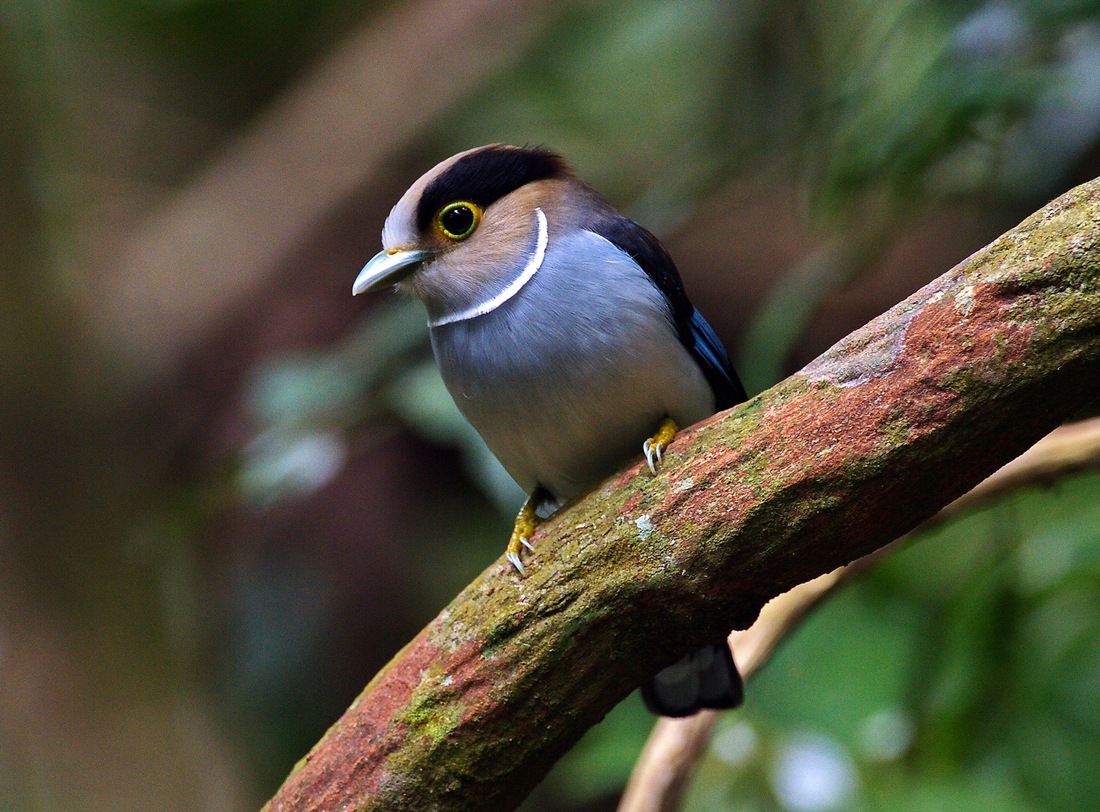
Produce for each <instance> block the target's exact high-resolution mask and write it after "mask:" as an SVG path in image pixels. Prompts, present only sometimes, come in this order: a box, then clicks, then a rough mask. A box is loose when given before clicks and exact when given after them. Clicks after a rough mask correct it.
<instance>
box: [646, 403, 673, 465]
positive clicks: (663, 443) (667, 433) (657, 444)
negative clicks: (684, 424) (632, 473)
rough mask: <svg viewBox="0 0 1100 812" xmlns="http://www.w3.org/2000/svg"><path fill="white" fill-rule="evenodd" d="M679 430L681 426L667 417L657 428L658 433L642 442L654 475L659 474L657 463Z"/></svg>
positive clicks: (647, 461)
mask: <svg viewBox="0 0 1100 812" xmlns="http://www.w3.org/2000/svg"><path fill="white" fill-rule="evenodd" d="M677 431H679V427H678V426H677V425H676V423H675V422H673V420H672V418H669V417H666V418H665V419H664V420H662V421H661V425H660V426H659V427H658V428H657V433H656V434H654V435H653V436H652V437H650V438H649V439H648V440H646V441H645V442H644V443H642V453H643V454H645V461H646V464H647V465H648V466H649V472H650V473H651V474H653V475H654V476H656V475H657V463H659V462H660V461H661V458H662V456H663V455H664V452H665V448H667V447H668V444H669V443H670V442H672V438H673V437H675V436H676V432H677Z"/></svg>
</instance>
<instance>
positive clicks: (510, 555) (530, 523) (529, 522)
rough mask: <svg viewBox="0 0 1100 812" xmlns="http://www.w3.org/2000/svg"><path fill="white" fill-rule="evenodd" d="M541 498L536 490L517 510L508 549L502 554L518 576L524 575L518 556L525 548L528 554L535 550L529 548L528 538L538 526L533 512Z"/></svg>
mask: <svg viewBox="0 0 1100 812" xmlns="http://www.w3.org/2000/svg"><path fill="white" fill-rule="evenodd" d="M543 497H544V493H543V492H542V490H541V489H538V488H536V489H535V492H534V493H532V494H531V496H530V497H528V499H527V501H526V502H524V503H523V507H521V508H520V509H519V515H518V516H516V523H515V526H514V527H513V528H512V537H511V538H510V539H508V549H507V550H505V552H504V557H505V558H506V559H508V563H509V564H511V565H512V566H513V567H515V568H516V572H518V573H519V574H520V575H525V574H526V570H525V569H524V568H523V560H522V559H521V557H520V554H521V553H522V552H523V550H524V548H527V550H529V551H530V552H534V551H535V548H534V547H532V546H531V542H530V538H531V534H532V533H534V532H535V528H536V527H538V525H539V515H538V513H536V512H535V511H536V508H537V507H538V504H539V502H540V501H541V500H542V499H543Z"/></svg>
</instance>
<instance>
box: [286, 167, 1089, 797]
mask: <svg viewBox="0 0 1100 812" xmlns="http://www.w3.org/2000/svg"><path fill="white" fill-rule="evenodd" d="M1098 396H1100V182H1097V181H1094V182H1092V183H1089V184H1085V185H1083V186H1081V187H1078V188H1077V189H1074V190H1073V191H1071V192H1069V193H1067V194H1066V195H1064V196H1063V197H1061V198H1059V199H1058V200H1056V201H1054V202H1053V203H1051V204H1050V205H1049V206H1047V207H1046V208H1044V209H1043V210H1042V211H1040V212H1038V213H1036V214H1034V215H1033V216H1031V217H1030V218H1028V219H1027V220H1026V221H1024V222H1023V223H1022V224H1021V225H1019V226H1018V227H1016V228H1015V229H1013V230H1012V231H1010V232H1008V233H1007V234H1005V235H1004V236H1002V237H1000V238H999V239H998V240H996V241H995V242H994V243H992V244H991V245H990V246H988V247H987V248H985V249H983V250H981V251H979V252H977V253H976V254H974V255H973V256H971V257H970V258H969V259H967V260H966V261H965V262H963V263H961V264H960V265H958V266H957V267H955V268H954V269H952V270H951V271H949V272H948V273H946V274H944V275H943V276H942V277H940V278H939V279H937V280H935V281H934V282H932V283H931V284H929V285H927V286H926V287H924V288H923V289H922V290H920V291H918V292H917V293H915V294H914V295H913V296H911V297H909V298H908V299H906V300H905V301H904V302H902V303H901V304H899V305H897V306H896V307H894V308H892V309H891V310H890V311H889V312H887V313H885V314H884V315H882V316H880V317H878V318H877V319H875V320H874V321H872V322H871V323H870V324H868V325H867V326H865V327H863V328H861V329H860V330H858V331H856V332H855V333H853V334H852V335H851V336H849V337H848V338H846V339H844V340H843V341H841V342H840V343H839V344H837V345H836V346H835V347H833V348H832V349H831V350H829V351H828V352H827V353H825V354H824V355H822V356H821V357H820V358H818V359H817V360H816V361H814V362H813V363H811V364H810V365H809V366H807V367H806V368H805V369H803V370H802V371H801V372H800V373H798V374H796V375H794V376H792V377H791V378H789V379H787V380H785V381H783V382H782V383H780V384H779V385H777V386H775V387H773V388H772V389H770V390H768V391H767V392H764V393H763V394H761V395H759V396H757V397H755V398H753V399H752V400H751V401H749V402H748V403H746V404H743V405H741V406H739V407H737V408H735V409H733V410H731V411H729V412H725V413H723V414H720V415H717V416H715V417H714V418H711V419H710V420H708V421H705V422H704V423H701V424H699V425H698V426H694V427H692V428H691V429H690V430H687V431H684V432H682V433H681V434H680V435H679V436H678V438H677V440H676V441H675V442H674V443H673V444H672V445H671V447H670V448H669V450H668V452H667V453H666V455H665V461H664V464H663V466H662V468H661V470H660V473H659V475H658V476H657V477H651V476H650V475H649V474H648V472H647V471H645V470H644V466H642V465H635V466H633V467H632V468H631V469H629V470H628V471H626V472H625V473H623V474H621V475H619V476H617V477H615V478H613V479H611V480H609V481H607V482H605V483H604V484H603V485H602V486H600V487H599V488H597V489H596V490H595V491H594V492H592V493H591V494H589V495H588V496H587V497H586V498H584V499H582V500H580V501H578V502H577V503H576V504H574V505H572V506H569V507H568V508H567V509H565V510H563V511H561V512H559V513H558V514H557V515H556V516H555V517H554V518H552V519H551V520H550V521H548V522H547V523H546V524H545V525H543V527H542V528H541V529H540V531H539V532H538V533H537V534H536V536H535V538H534V539H533V541H534V544H535V548H536V551H537V552H536V554H535V555H533V556H531V557H530V558H529V560H528V574H527V576H526V577H524V578H521V577H519V576H518V575H517V574H516V573H514V572H513V571H512V570H511V568H510V567H509V566H508V565H507V564H505V563H504V562H503V560H501V561H498V562H497V563H496V564H494V565H493V566H491V567H490V568H489V569H488V570H486V571H485V572H484V573H482V575H481V576H480V577H478V579H477V580H475V581H474V582H473V583H472V584H471V585H470V586H469V587H467V588H466V589H465V590H464V591H463V592H462V594H461V595H459V596H458V597H457V598H456V599H455V600H454V601H453V602H452V603H451V604H450V605H449V606H448V607H447V608H446V609H444V610H443V611H442V612H441V613H440V615H439V616H438V617H437V618H436V619H435V620H433V621H432V622H431V623H430V624H429V625H428V626H427V628H425V629H424V630H423V631H422V632H421V633H420V634H419V635H417V637H416V638H415V639H414V640H413V641H412V642H410V643H409V644H408V645H407V646H406V647H405V648H404V649H403V650H402V651H401V652H400V653H399V654H398V655H397V656H396V657H395V658H394V659H393V660H392V661H391V662H390V663H389V665H387V666H386V667H385V668H384V669H383V670H382V671H381V672H380V673H379V674H378V675H377V676H376V677H375V678H374V679H373V680H372V681H371V683H370V684H369V685H368V686H367V687H366V689H365V690H364V691H363V693H362V694H361V695H360V697H359V698H358V699H357V700H356V701H355V703H354V704H353V705H352V706H351V708H349V709H348V711H347V712H346V713H345V714H344V716H343V717H342V718H341V719H340V720H339V721H338V722H337V723H336V724H335V725H334V726H333V727H332V728H331V729H330V730H329V732H328V733H327V734H326V735H325V737H324V738H323V739H322V740H321V741H320V742H319V743H318V744H317V745H316V746H315V747H314V748H313V750H312V751H311V752H310V753H309V754H308V755H307V756H306V758H305V759H303V760H302V761H301V762H300V763H299V764H298V765H297V766H296V767H295V768H294V771H293V772H292V773H291V774H290V776H289V777H288V779H287V781H286V783H285V784H284V785H283V786H282V788H281V789H280V790H279V791H278V793H277V794H276V796H275V797H274V798H273V799H272V800H271V801H270V802H269V804H268V806H267V807H266V808H267V809H269V810H336V809H363V810H390V811H391V812H392V810H404V809H408V810H414V809H415V810H496V809H511V808H513V807H514V806H515V805H516V804H518V802H519V801H520V800H521V799H522V798H523V797H524V796H525V795H526V794H527V793H528V792H529V791H530V790H531V788H532V787H533V786H534V785H535V784H536V783H537V782H538V781H539V780H540V779H541V778H542V776H543V775H545V773H546V772H547V770H549V769H550V767H551V765H552V764H553V763H554V762H555V761H556V760H557V759H558V758H559V757H560V756H561V755H562V754H563V753H565V752H566V750H568V749H569V748H570V747H571V746H572V745H573V743H574V742H576V741H577V739H579V738H580V736H581V735H582V734H583V733H584V732H585V731H586V730H587V729H588V728H590V727H591V726H592V725H594V724H595V723H596V722H598V721H599V720H600V719H601V718H602V717H603V716H604V714H606V713H607V712H608V711H609V710H610V709H611V708H612V707H613V706H614V705H615V704H616V703H617V702H619V701H620V700H621V699H622V698H623V697H625V696H626V695H627V694H628V693H629V692H630V691H632V690H633V689H634V688H635V687H636V686H637V685H639V684H640V683H641V682H642V681H643V680H644V679H645V678H646V677H648V676H649V675H650V674H652V673H653V672H655V671H656V670H657V669H659V668H661V667H662V666H664V665H667V664H669V663H671V662H672V661H674V660H676V659H677V658H678V657H680V656H682V655H683V654H685V653H686V652H688V651H690V650H692V649H694V648H697V647H699V646H701V645H703V644H705V643H707V642H709V641H712V640H715V639H718V638H720V637H722V636H723V635H724V634H725V633H726V632H727V631H728V630H729V629H731V628H744V627H747V626H748V625H749V624H751V623H752V621H753V619H754V618H755V617H756V615H757V613H758V612H759V611H760V608H761V606H763V604H764V603H765V602H767V601H768V600H769V599H771V598H772V597H774V596H776V595H778V594H780V593H782V592H784V591H786V590H788V589H790V588H791V587H793V586H795V585H796V584H799V583H801V582H803V581H807V580H809V579H811V578H814V577H816V576H818V575H821V574H823V573H826V572H829V571H831V570H833V569H835V568H837V567H839V566H841V565H843V564H847V563H848V562H850V561H853V560H855V559H857V558H859V557H861V556H863V555H866V554H868V553H870V552H871V551H873V550H875V549H877V548H879V547H881V546H882V545H884V544H887V543H889V542H890V541H892V540H894V539H896V538H898V537H899V536H901V535H902V534H903V533H905V532H906V531H908V530H910V529H911V528H913V527H915V526H916V525H918V524H919V523H920V522H922V521H923V520H925V519H926V518H928V517H929V516H931V515H933V514H934V513H935V512H936V511H937V510H939V509H940V508H941V507H943V506H944V505H946V504H948V503H949V502H950V501H952V500H953V499H954V498H956V497H958V496H959V495H961V494H963V493H965V492H966V491H968V490H969V489H970V488H971V487H973V486H974V485H976V484H977V483H978V482H979V481H981V480H982V479H983V478H985V477H986V476H988V475H989V474H990V473H992V472H993V471H994V470H995V469H997V468H998V467H1000V466H1001V465H1003V464H1004V463H1006V462H1008V461H1009V460H1011V459H1012V458H1014V457H1016V456H1017V455H1018V454H1020V453H1021V452H1022V451H1024V450H1025V449H1026V448H1027V447H1028V446H1030V445H1031V444H1032V443H1034V442H1035V441H1036V440H1038V439H1039V438H1040V437H1042V436H1043V435H1044V434H1046V433H1048V432H1049V431H1050V430H1051V429H1053V428H1054V427H1055V426H1057V425H1058V424H1059V423H1061V422H1062V421H1063V420H1064V419H1065V418H1066V417H1067V416H1068V415H1069V414H1071V413H1072V412H1074V411H1075V410H1077V409H1079V408H1080V407H1081V406H1082V405H1084V404H1086V403H1088V402H1090V401H1092V400H1094V399H1096V398H1097V397H1098Z"/></svg>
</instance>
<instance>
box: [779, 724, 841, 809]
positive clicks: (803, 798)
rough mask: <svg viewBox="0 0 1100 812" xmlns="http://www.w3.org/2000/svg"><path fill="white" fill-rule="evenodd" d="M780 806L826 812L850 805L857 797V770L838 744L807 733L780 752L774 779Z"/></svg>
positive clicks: (786, 745) (790, 742) (818, 735)
mask: <svg viewBox="0 0 1100 812" xmlns="http://www.w3.org/2000/svg"><path fill="white" fill-rule="evenodd" d="M771 782H772V790H773V791H774V792H775V795H776V797H777V798H778V799H779V803H780V805H781V806H782V807H783V808H784V809H789V810H791V812H827V810H831V809H840V808H841V807H843V806H845V805H847V804H848V803H849V802H850V801H851V800H852V798H853V797H854V796H855V794H856V789H857V785H858V776H857V775H856V767H855V764H854V763H853V762H852V759H851V757H850V756H849V755H848V753H847V751H846V750H845V749H844V748H843V747H842V746H841V745H840V743H839V742H837V741H835V740H834V739H831V738H829V737H827V736H822V735H820V734H814V733H805V734H802V735H801V736H798V737H797V738H794V739H791V740H790V741H788V742H787V743H786V744H784V745H783V747H782V748H781V750H780V752H779V757H778V758H777V760H776V762H775V764H774V766H773V768H772V775H771Z"/></svg>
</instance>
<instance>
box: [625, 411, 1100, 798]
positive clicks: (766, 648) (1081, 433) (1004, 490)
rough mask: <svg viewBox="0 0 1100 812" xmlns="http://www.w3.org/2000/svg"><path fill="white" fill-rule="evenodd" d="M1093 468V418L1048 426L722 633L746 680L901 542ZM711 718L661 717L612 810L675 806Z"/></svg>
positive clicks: (1099, 441)
mask: <svg viewBox="0 0 1100 812" xmlns="http://www.w3.org/2000/svg"><path fill="white" fill-rule="evenodd" d="M1097 469H1100V417H1097V418H1093V419H1091V420H1084V421H1082V422H1080V423H1074V424H1072V425H1068V426H1062V427H1060V428H1058V429H1055V430H1054V431H1053V432H1051V433H1050V434H1048V435H1047V436H1046V437H1044V438H1043V439H1042V440H1040V441H1039V442H1038V443H1036V444H1035V445H1034V446H1032V447H1031V448H1030V449H1028V450H1027V451H1026V452H1024V453H1023V454H1022V455H1021V456H1019V457H1017V458H1016V459H1014V460H1013V461H1012V462H1010V463H1009V464H1008V465H1006V466H1005V467H1004V468H1001V469H1000V470H999V471H997V472H996V473H995V474H993V475H992V476H990V477H989V478H988V479H985V480H983V481H982V482H981V483H980V484H979V485H977V486H976V487H975V488H973V489H972V490H970V491H967V493H966V494H964V495H963V496H960V497H959V498H958V499H956V500H955V501H954V502H952V503H951V504H950V505H948V506H947V507H945V508H944V509H943V510H941V511H940V512H939V513H937V514H936V515H935V516H933V517H932V518H931V519H929V520H928V521H926V522H925V523H924V524H922V525H921V526H920V527H918V528H916V529H915V530H913V531H912V532H910V533H909V534H907V535H906V536H904V537H903V538H901V539H899V540H898V541H897V542H895V543H894V544H891V545H889V546H888V547H883V548H880V549H879V550H878V551H876V552H874V553H871V555H868V556H865V557H863V558H861V559H859V560H858V561H853V562H852V563H851V564H849V565H848V566H846V567H841V568H840V569H837V570H833V571H832V572H830V573H828V574H826V575H821V576H819V577H817V578H814V579H813V580H812V581H807V582H806V583H804V584H799V585H798V586H796V587H795V588H794V589H792V590H791V591H790V592H786V593H784V594H782V595H780V596H779V597H777V598H775V599H774V600H772V601H770V602H769V603H768V604H767V605H766V606H764V608H763V609H762V610H761V611H760V617H758V618H757V619H756V622H755V623H753V624H752V626H751V627H750V628H748V629H746V630H745V631H740V632H734V633H733V634H731V635H730V637H729V642H730V645H731V646H732V647H733V653H734V659H735V660H736V662H737V667H738V668H739V669H740V671H741V675H742V676H743V677H744V678H745V680H746V681H748V679H749V677H751V676H752V675H753V674H754V673H755V672H756V671H758V670H759V669H760V668H761V667H762V666H763V665H764V664H765V663H767V661H768V660H770V659H771V655H772V653H773V652H774V651H775V649H776V648H777V647H778V646H779V644H780V643H782V642H783V640H784V639H786V637H787V636H788V635H789V634H790V633H791V632H792V631H793V630H794V629H796V628H797V627H798V626H799V624H800V623H801V622H802V620H803V619H804V618H805V617H806V616H807V615H808V614H809V613H810V612H811V611H813V609H814V608H815V607H816V606H817V605H818V604H819V603H821V601H822V600H824V599H825V598H827V597H828V596H829V595H831V594H832V593H833V592H835V591H836V589H837V588H838V587H840V586H841V585H843V584H845V583H847V582H848V581H850V580H851V579H852V578H854V577H856V576H857V575H860V574H862V573H863V572H866V571H867V569H869V568H870V567H871V566H873V565H874V564H875V562H877V561H878V560H879V558H880V557H881V555H882V554H883V553H885V552H886V551H887V550H889V549H893V548H895V547H900V546H902V545H904V544H906V543H908V542H909V541H910V540H912V539H913V537H915V536H917V535H918V534H920V533H922V532H924V531H926V530H928V529H929V528H930V527H934V526H936V525H939V524H942V523H944V522H946V521H950V520H951V519H953V518H955V517H957V516H959V515H961V514H963V513H967V512H969V511H972V510H976V509H978V508H981V507H984V506H985V505H987V504H989V503H990V502H993V501H996V500H997V499H1001V498H1003V497H1005V496H1007V495H1008V494H1011V493H1015V492H1016V491H1018V490H1020V489H1021V488H1026V487H1028V486H1030V485H1036V484H1047V483H1049V482H1054V481H1057V480H1058V479H1060V478H1062V477H1065V476H1068V475H1070V474H1073V473H1077V472H1079V471H1086V470H1097ZM717 719H718V714H717V713H715V712H714V711H704V712H702V713H697V714H695V715H694V716H691V717H689V718H687V719H660V720H659V721H658V722H657V724H656V725H654V727H653V731H652V732H651V733H650V734H649V740H648V741H647V742H646V745H645V748H644V749H643V750H642V754H641V756H639V758H638V763H637V764H635V765H634V770H633V772H632V773H631V776H630V782H629V783H628V784H627V787H626V791H625V792H624V793H623V797H622V801H620V803H619V812H675V810H677V809H679V808H680V801H681V799H682V796H683V793H684V790H685V789H687V785H688V781H689V779H690V778H691V774H692V772H693V771H694V769H695V764H696V763H697V762H698V760H699V757H700V756H701V755H702V753H703V751H704V750H705V749H706V747H707V745H708V743H709V742H710V734H711V731H712V730H713V729H714V723H715V722H716V721H717Z"/></svg>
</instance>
